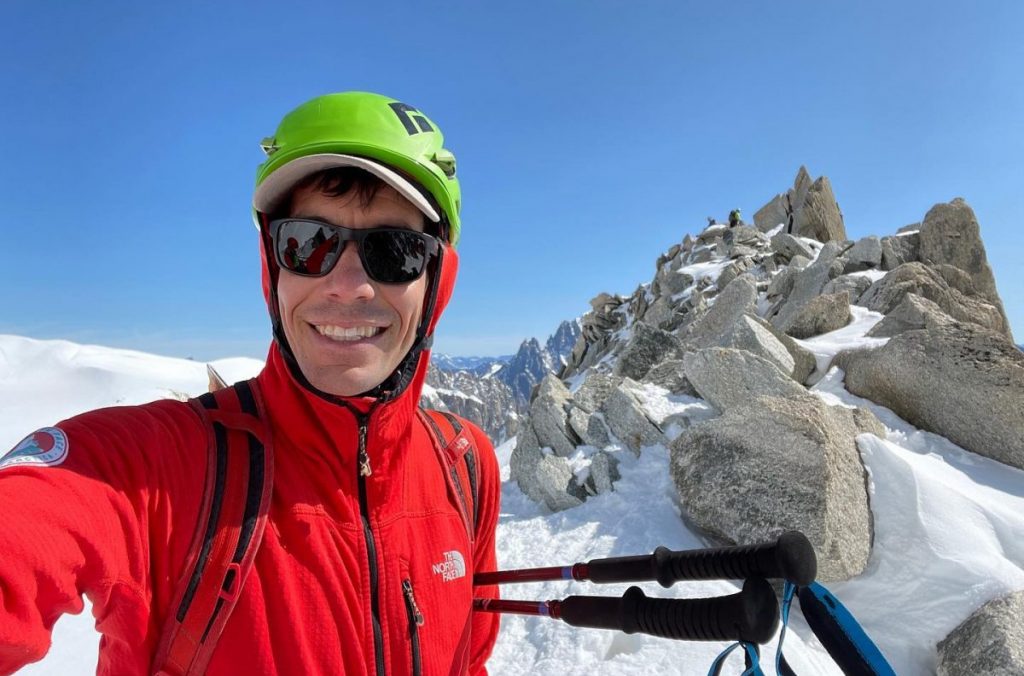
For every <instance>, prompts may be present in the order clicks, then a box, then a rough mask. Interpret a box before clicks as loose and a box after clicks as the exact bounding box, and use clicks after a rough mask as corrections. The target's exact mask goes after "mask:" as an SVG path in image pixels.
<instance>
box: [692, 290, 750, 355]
mask: <svg viewBox="0 0 1024 676" xmlns="http://www.w3.org/2000/svg"><path fill="white" fill-rule="evenodd" d="M756 303H757V282H756V281H754V278H753V277H751V276H750V275H741V276H739V277H737V278H736V279H734V280H733V281H732V282H731V283H730V284H729V285H728V286H727V287H725V289H723V290H722V292H721V293H720V294H719V295H718V298H717V299H715V304H714V305H712V306H711V308H710V309H709V310H708V311H707V314H705V315H704V316H703V317H701V318H700V319H697V320H696V321H694V322H693V323H692V324H689V325H687V326H686V327H685V329H683V330H682V331H680V332H679V333H678V334H677V335H679V336H680V338H682V340H683V343H684V344H685V345H686V346H687V347H688V348H701V347H710V346H712V345H719V344H720V341H721V340H722V339H723V337H724V336H725V335H726V334H728V333H729V331H730V330H731V329H732V327H733V326H734V325H735V324H736V323H737V322H738V321H739V319H740V317H742V316H743V315H744V314H745V313H747V312H755V311H756Z"/></svg>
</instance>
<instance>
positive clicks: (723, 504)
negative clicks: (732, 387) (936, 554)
mask: <svg viewBox="0 0 1024 676" xmlns="http://www.w3.org/2000/svg"><path fill="white" fill-rule="evenodd" d="M864 432H870V433H872V434H876V435H879V436H884V434H885V428H884V427H883V426H882V425H881V423H879V422H878V420H877V419H876V418H875V417H874V416H873V415H872V414H871V413H870V412H868V411H865V410H863V409H848V408H845V407H841V406H835V407H833V406H828V405H827V404H825V403H824V402H823V401H822V400H821V399H820V398H818V397H816V396H814V395H811V394H807V393H805V394H804V395H803V396H800V397H758V398H755V399H753V400H750V401H747V402H745V403H742V404H740V405H737V406H734V407H732V408H729V409H727V410H726V412H725V413H724V414H723V415H722V416H721V417H719V418H714V419H712V420H708V421H706V422H703V423H700V424H697V425H694V426H693V427H690V428H689V429H686V430H684V431H683V433H682V434H681V435H680V436H679V437H677V438H676V440H675V441H673V442H672V444H671V446H670V454H671V464H670V471H671V473H672V478H673V481H674V483H675V486H676V489H677V490H678V492H679V497H680V503H681V505H682V508H683V510H684V512H685V514H684V517H685V518H686V519H688V520H689V521H690V522H692V523H694V524H695V525H696V526H697V527H698V528H701V529H702V530H704V531H707V532H709V533H711V534H712V535H715V536H717V537H719V538H721V539H722V540H725V541H727V542H730V543H751V542H763V541H764V540H768V539H772V538H774V537H777V536H778V535H779V534H780V533H781V532H783V531H786V530H800V531H802V532H803V533H804V534H805V535H807V537H808V539H810V541H811V544H812V545H814V548H815V551H816V552H817V554H818V579H820V580H822V581H826V582H828V581H834V580H844V579H849V578H851V577H853V576H855V575H858V574H860V573H861V572H863V570H864V568H865V566H866V564H867V561H868V554H869V552H870V548H871V530H872V526H871V512H870V510H869V509H868V495H867V490H866V488H865V471H864V466H863V464H862V463H861V459H860V455H859V453H858V451H857V447H856V441H855V439H856V436H857V435H858V434H860V433H864Z"/></svg>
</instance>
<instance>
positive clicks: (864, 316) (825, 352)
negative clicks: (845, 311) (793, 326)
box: [794, 305, 889, 380]
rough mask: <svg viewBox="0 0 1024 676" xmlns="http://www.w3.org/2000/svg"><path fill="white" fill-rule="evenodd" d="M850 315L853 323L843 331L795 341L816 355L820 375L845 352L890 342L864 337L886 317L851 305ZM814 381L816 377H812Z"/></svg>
mask: <svg viewBox="0 0 1024 676" xmlns="http://www.w3.org/2000/svg"><path fill="white" fill-rule="evenodd" d="M850 314H851V315H853V319H852V321H851V322H850V323H849V324H847V325H846V326H844V327H843V328H841V329H836V330H835V331H830V332H828V333H823V334H821V335H820V336H814V337H813V338H808V339H806V340H799V339H794V340H796V342H797V343H799V344H800V345H802V346H804V347H805V348H807V349H808V350H810V351H811V352H812V353H814V359H815V362H816V363H817V367H818V368H817V371H818V374H819V375H820V374H822V373H824V372H825V369H827V368H828V365H829V364H830V363H831V362H832V358H833V357H835V356H836V355H837V354H839V353H840V352H842V351H843V350H852V349H857V348H876V347H881V346H883V345H885V344H886V343H887V342H888V341H889V339H888V338H867V337H865V335H864V334H866V333H867V332H868V331H870V330H871V329H872V328H873V327H874V326H875V324H877V323H878V322H880V321H882V319H883V318H884V317H885V315H883V314H881V313H879V312H875V311H873V310H868V309H867V308H864V307H861V306H859V305H851V306H850ZM813 379H814V376H812V380H813Z"/></svg>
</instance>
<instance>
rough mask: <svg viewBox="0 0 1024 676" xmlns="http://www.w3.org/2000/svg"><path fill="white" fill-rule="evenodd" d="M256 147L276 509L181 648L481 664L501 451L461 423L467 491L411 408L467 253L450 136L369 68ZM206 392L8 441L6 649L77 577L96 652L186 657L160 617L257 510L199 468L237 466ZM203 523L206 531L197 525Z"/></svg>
mask: <svg viewBox="0 0 1024 676" xmlns="http://www.w3.org/2000/svg"><path fill="white" fill-rule="evenodd" d="M263 148H264V150H265V152H266V153H267V155H268V156H267V159H266V161H265V162H264V163H263V164H262V165H261V166H260V167H259V169H258V172H257V185H256V191H255V195H254V198H253V206H254V212H255V217H256V221H257V223H258V226H259V230H260V237H261V242H262V245H263V281H264V294H265V296H266V298H267V303H268V309H269V312H270V317H271V322H272V325H273V331H274V341H273V343H272V344H271V347H270V352H269V356H268V358H267V364H266V367H265V368H264V370H263V371H262V372H261V373H260V375H259V376H258V377H257V378H255V379H254V380H253V381H250V382H249V385H250V386H251V391H252V396H253V403H254V404H255V405H256V408H258V409H259V410H261V411H262V414H261V415H262V420H263V421H264V423H263V424H265V425H266V429H267V430H269V432H267V434H265V435H264V436H266V439H265V441H266V444H267V447H268V448H272V449H273V450H272V452H271V453H270V454H269V455H270V456H271V457H272V463H271V462H268V463H267V470H268V471H271V470H272V472H273V479H272V490H270V491H269V513H268V514H267V516H266V527H265V528H264V529H263V533H262V539H261V540H260V542H259V545H258V549H256V550H255V551H254V553H253V554H252V563H251V565H249V566H246V564H245V563H244V561H245V557H242V556H241V554H242V553H243V551H242V550H243V549H244V548H243V547H242V546H241V545H239V547H238V549H239V552H238V555H239V560H241V561H243V563H241V564H240V565H238V566H237V567H235V568H231V565H234V564H231V565H229V569H230V570H229V574H228V575H227V576H226V577H225V579H224V586H223V589H221V588H220V587H219V586H218V587H216V588H213V589H214V592H213V594H214V595H213V597H211V600H212V601H216V606H215V610H214V611H213V615H211V617H210V619H209V621H208V623H207V620H206V618H205V617H203V618H201V620H202V623H204V624H205V626H206V631H205V632H203V637H202V638H203V640H205V639H206V638H207V634H208V632H209V631H210V629H211V628H214V629H215V631H214V632H213V634H216V633H217V631H221V634H220V637H219V640H216V645H215V647H214V648H213V649H212V653H209V654H206V655H205V657H204V658H203V659H204V660H208V666H203V667H202V668H200V667H196V666H195V665H196V664H199V662H196V663H193V667H192V672H196V673H202V672H203V670H204V669H205V673H209V674H310V673H318V674H319V673H322V674H364V673H365V674H378V675H379V674H420V673H422V674H450V673H454V674H460V673H473V674H476V673H486V670H485V668H484V662H485V661H486V659H487V657H488V655H489V653H490V651H491V648H492V647H493V644H494V641H495V638H496V634H497V620H496V619H495V618H496V616H494V615H490V614H484V613H480V614H475V615H474V614H473V613H472V612H471V603H472V598H473V596H474V589H473V587H472V577H473V572H474V571H475V570H485V569H487V570H493V569H494V568H495V554H494V532H495V526H496V522H497V515H498V499H499V479H498V468H497V461H496V459H495V457H494V453H493V449H492V448H491V445H490V442H489V441H488V440H487V438H486V437H485V435H484V434H483V433H482V432H481V431H480V430H479V429H478V428H476V427H475V426H472V425H468V424H467V425H466V426H467V428H468V433H469V440H470V443H468V444H465V445H466V446H469V447H471V448H472V447H475V451H476V452H475V456H476V466H477V467H478V475H479V476H478V483H479V485H478V487H477V491H476V495H475V497H474V498H470V499H469V500H468V502H472V503H473V504H472V505H469V504H467V500H466V498H465V495H464V493H460V492H459V491H458V490H453V480H452V479H453V477H454V470H453V468H452V467H448V466H446V465H445V461H444V457H446V456H444V455H443V454H442V453H441V452H440V449H441V445H439V444H437V443H436V441H435V440H436V439H437V435H436V433H435V432H432V431H431V429H430V422H429V420H428V419H427V417H426V416H424V415H422V414H418V413H417V404H418V400H419V396H420V390H421V388H422V385H423V381H424V378H425V376H426V369H427V361H428V358H429V351H428V350H429V344H430V340H431V336H432V335H433V332H434V327H435V326H436V324H437V321H438V318H439V317H440V315H441V312H442V311H443V309H444V307H445V305H446V304H447V302H448V300H449V298H450V296H451V292H452V288H453V285H454V281H455V273H456V267H457V261H458V258H457V255H456V253H455V249H454V245H455V244H456V243H457V242H458V239H459V233H460V223H459V207H460V194H459V186H458V181H457V179H456V178H455V163H454V157H453V156H452V154H451V153H450V152H448V151H447V150H445V149H444V148H443V147H442V136H441V133H440V131H439V130H438V129H437V127H436V125H435V124H434V123H433V122H432V121H430V120H429V119H428V118H427V117H426V116H424V115H423V114H422V113H420V112H419V111H417V110H416V109H414V108H412V107H410V106H407V105H405V104H403V103H400V102H398V101H395V100H393V99H389V98H386V97H383V96H379V95H376V94H368V93H362V92H347V93H343V94H331V95H327V96H322V97H319V98H317V99H313V100H312V101H310V102H307V103H306V104H303V105H302V106H300V107H298V108H297V109H295V110H294V111H292V112H291V113H289V114H288V115H287V116H286V117H285V118H284V119H283V120H282V122H281V124H280V125H279V127H278V129H277V132H276V134H275V135H274V137H272V138H269V139H265V140H264V143H263ZM307 245H308V246H307ZM293 251H301V252H306V251H311V253H309V255H308V256H306V259H305V261H304V262H303V263H301V264H300V263H299V258H298V257H297V256H294V255H293V253H292V252H293ZM303 255H304V256H305V254H303ZM314 258H315V259H314ZM247 391H248V390H247ZM206 396H207V397H211V396H212V395H206ZM207 404H209V401H208V402H207ZM208 408H209V405H208ZM213 408H217V407H216V406H214V407H213ZM215 413H218V414H220V415H221V417H220V418H216V419H217V420H221V421H230V420H237V419H239V418H238V414H237V413H232V412H230V411H228V412H224V411H219V412H218V411H214V412H212V413H210V414H209V415H210V416H212V415H214V414H215ZM204 415H206V414H201V413H197V408H196V407H195V406H190V405H189V404H186V403H183V402H176V401H160V402H154V403H152V404H148V405H144V406H138V407H121V408H112V409H105V410H100V411H94V412H90V413H86V414H83V415H81V416H77V417H75V418H72V419H70V420H67V421H65V422H63V423H60V424H59V425H58V426H57V427H54V428H46V429H45V430H41V431H39V432H37V433H36V434H35V435H34V436H30V437H29V438H27V439H26V440H25V441H23V442H22V443H21V444H19V447H18V449H16V451H15V452H12V453H14V455H12V454H8V456H5V457H4V458H3V459H0V513H2V514H4V515H5V516H4V522H3V523H2V524H0V552H2V556H0V673H7V672H10V671H12V670H14V669H16V668H18V667H19V666H21V665H22V664H25V663H27V662H30V661H34V660H37V659H39V658H41V657H42V656H43V654H44V653H45V651H46V650H47V648H48V645H49V639H50V637H49V634H50V630H51V628H52V626H53V622H54V621H55V620H56V618H57V617H58V616H59V615H61V614H62V613H65V612H77V611H79V610H80V609H81V607H82V601H81V594H82V593H86V594H88V595H89V597H90V599H91V600H92V603H93V612H94V614H95V616H96V626H97V629H98V630H99V631H100V632H101V633H102V634H103V638H102V641H101V644H100V660H99V667H98V671H99V672H100V673H104V674H118V675H121V674H145V673H152V672H153V671H154V670H156V669H160V670H163V671H162V672H161V673H192V672H189V671H188V664H184V666H183V664H182V662H186V663H187V662H188V660H190V659H192V658H193V656H194V653H195V652H197V651H201V650H202V646H201V645H199V646H197V645H196V640H198V637H197V636H195V635H189V636H187V637H186V639H187V640H184V641H180V640H179V641H177V642H175V640H176V639H175V636H176V635H175V634H174V633H173V632H172V631H169V630H168V627H172V628H173V627H175V626H181V625H182V623H183V622H184V623H187V622H189V621H190V620H189V619H188V609H187V608H186V606H187V605H188V604H187V603H185V602H184V601H183V599H188V600H189V603H191V600H192V599H193V598H198V597H199V596H202V594H203V593H205V590H206V589H207V588H208V584H207V582H206V578H204V575H208V572H209V571H206V569H205V568H204V566H206V567H210V566H213V564H214V563H216V555H215V554H211V551H215V550H217V547H218V546H220V545H219V544H218V543H220V542H222V541H221V540H220V539H219V538H221V536H224V537H230V536H231V534H232V533H234V534H235V535H236V536H237V533H238V530H239V529H238V528H235V529H234V530H233V531H230V532H228V531H227V530H225V529H224V528H221V527H220V526H217V528H212V527H208V525H207V524H214V523H220V522H218V521H217V519H218V518H226V517H222V516H220V512H221V511H223V512H225V513H226V512H230V511H232V510H233V509H235V508H236V507H237V511H238V513H241V511H242V509H243V507H244V508H245V510H246V511H245V514H247V515H248V514H250V511H249V507H250V503H249V502H246V500H244V499H242V500H239V501H237V502H238V504H235V503H232V502H231V500H227V499H221V498H223V496H220V495H217V494H214V495H213V497H211V491H210V490H209V489H208V488H207V487H206V484H205V483H204V479H205V478H206V477H207V476H210V477H215V478H216V480H217V481H218V482H220V483H217V484H216V485H217V486H218V487H221V486H228V487H229V488H230V486H231V485H233V484H232V483H231V482H232V481H233V480H234V478H235V477H234V476H233V475H232V474H231V472H230V471H229V470H231V466H227V467H222V466H221V465H220V464H217V465H216V467H214V466H213V465H212V464H210V463H212V462H213V461H211V460H208V458H209V457H210V456H209V454H208V449H209V448H211V447H212V446H211V444H212V443H213V442H212V441H211V439H212V438H213V437H214V436H215V435H214V434H213V433H211V431H210V429H211V426H210V424H209V422H208V421H207V420H205V419H204ZM232 415H234V416H235V417H234V418H232V417H231V416H232ZM210 419H214V418H210ZM239 424H242V423H239ZM242 426H243V427H244V424H243V425H242ZM214 428H216V426H214ZM250 428H252V429H255V428H254V427H253V426H252V425H251V424H250ZM253 434H255V432H254V433H253ZM254 438H255V437H254ZM217 443H218V444H220V443H221V440H220V439H219V438H218V441H217ZM19 449H20V450H19ZM218 463H219V461H218ZM249 467H250V470H249V474H250V478H252V477H253V476H257V475H259V472H255V471H253V470H252V469H251V468H252V465H249ZM232 471H233V470H232ZM471 481H473V482H474V483H477V481H476V480H475V479H471ZM256 493H257V494H256V495H255V496H254V495H253V494H252V493H250V494H249V497H250V498H253V497H255V498H256V499H257V501H258V499H259V497H260V496H259V494H258V493H259V491H257V492H256ZM218 499H220V501H218ZM211 501H212V502H213V503H214V504H217V505H218V508H217V509H211V508H210V504H211ZM460 501H462V504H461V505H460ZM243 503H244V504H243ZM222 504H223V507H221V506H220V505H222ZM474 512H475V513H476V518H475V519H472V520H471V521H470V520H467V516H468V515H469V514H471V513H474ZM211 513H212V514H213V516H210V514H211ZM246 524H250V525H251V522H250V521H243V522H242V527H241V530H242V531H243V532H246V533H248V532H250V531H252V529H251V528H250V526H249V525H246ZM247 529H248V530H247ZM255 531H258V527H257V528H256V529H255ZM204 532H205V533H207V535H206V536H203V537H207V538H208V540H209V541H210V542H213V543H214V544H213V546H212V548H211V547H207V546H206V544H203V548H199V547H197V546H196V543H197V542H202V543H205V542H206V540H203V537H201V534H202V533H204ZM257 539H258V538H257ZM225 551H227V552H228V554H230V553H231V552H230V551H228V550H225ZM246 556H248V554H246ZM197 561H202V562H203V563H202V564H200V563H197ZM206 561H211V562H212V563H210V564H209V566H207V564H206V563H205V562H206ZM246 573H247V577H246V576H245V575H246ZM236 578H237V579H242V580H243V581H242V582H241V583H239V584H240V585H241V586H240V588H239V587H238V586H237V585H236V584H235V582H233V580H235V579H236ZM182 581H184V582H189V583H190V584H189V585H188V586H185V585H183V583H182ZM192 581H194V584H193V583H192ZM217 584H218V585H220V580H217ZM197 590H198V591H197ZM475 594H476V595H484V596H488V595H494V590H493V589H492V588H477V589H476V590H475ZM222 604H227V607H228V608H229V611H228V613H229V614H228V615H227V619H226V620H224V619H223V616H219V615H218V613H219V611H220V609H221V607H222ZM231 604H235V605H234V609H233V610H230V606H231ZM192 605H193V606H194V605H195V604H192ZM182 617H186V619H185V620H182ZM215 617H216V618H217V621H216V622H215V620H214V618H215ZM217 622H219V623H221V624H217ZM221 626H222V629H221ZM179 633H180V632H179ZM178 638H180V636H179V637H178ZM182 645H184V648H182ZM168 646H172V647H170V648H169V647H168ZM175 646H176V647H175ZM182 655H183V656H184V657H182Z"/></svg>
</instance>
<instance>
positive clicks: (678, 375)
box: [643, 359, 697, 397]
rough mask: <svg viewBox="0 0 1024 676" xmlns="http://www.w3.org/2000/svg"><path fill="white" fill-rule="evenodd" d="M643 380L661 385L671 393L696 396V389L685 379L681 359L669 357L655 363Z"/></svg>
mask: <svg viewBox="0 0 1024 676" xmlns="http://www.w3.org/2000/svg"><path fill="white" fill-rule="evenodd" d="M643 382H645V383H651V384H652V385H657V386H658V387H663V388H665V389H666V390H668V391H669V392H671V393H672V394H685V395H686V396H688V397H696V396H697V390H695V389H693V384H692V383H691V382H690V381H689V380H687V379H686V372H685V370H684V369H683V360H682V359H669V360H666V361H663V362H661V363H660V364H657V365H656V366H655V367H654V368H652V369H651V370H650V371H648V372H647V375H645V376H644V378H643Z"/></svg>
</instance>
